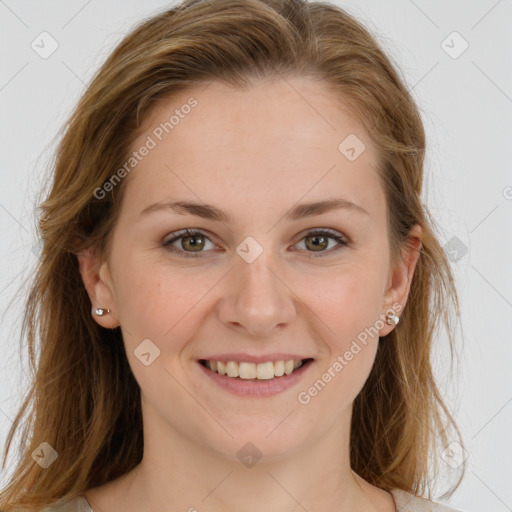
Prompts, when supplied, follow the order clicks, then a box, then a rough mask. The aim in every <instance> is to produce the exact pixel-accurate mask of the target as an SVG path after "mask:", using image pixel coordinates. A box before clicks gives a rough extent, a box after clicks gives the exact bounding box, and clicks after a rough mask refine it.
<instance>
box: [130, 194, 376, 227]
mask: <svg viewBox="0 0 512 512" xmlns="http://www.w3.org/2000/svg"><path fill="white" fill-rule="evenodd" d="M339 209H347V210H350V211H355V212H359V213H362V214H364V215H370V214H369V213H368V212H367V211H366V210H365V209H364V208H363V207H362V206H359V205H358V204H355V203H353V202H351V201H348V200H346V199H343V198H334V199H326V200H324V201H316V202H310V203H303V204H299V205H297V206H295V207H293V208H292V209H291V210H290V211H289V212H288V213H287V214H286V215H285V219H288V220H300V219H303V218H306V217H311V216H313V215H321V214H322V213H326V212H329V211H332V210H339ZM166 210H172V211H175V212H176V213H179V214H181V215H186V214H187V213H188V214H189V215H195V216H196V217H201V218H203V219H208V220H213V221H217V222H223V223H226V224H229V223H231V222H232V221H233V219H234V218H233V217H232V216H231V215H230V214H229V213H227V212H224V211H222V210H220V209H219V208H216V207H215V206H212V205H210V204H205V203H195V202H192V201H167V202H159V203H154V204H152V205H150V206H148V207H147V208H144V210H142V211H141V212H140V214H139V218H140V217H142V216H145V215H148V214H150V213H153V212H157V211H166Z"/></svg>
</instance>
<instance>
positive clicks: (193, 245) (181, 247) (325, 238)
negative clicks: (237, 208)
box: [162, 229, 350, 258]
mask: <svg viewBox="0 0 512 512" xmlns="http://www.w3.org/2000/svg"><path fill="white" fill-rule="evenodd" d="M173 235H174V236H172V237H171V238H170V239H168V240H166V241H164V242H163V243H162V245H163V246H164V247H166V248H168V249H169V250H170V251H171V252H174V253H176V254H179V255H180V256H183V257H186V258H188V257H191V258H196V257H198V256H200V254H201V253H203V252H205V251H204V250H203V249H205V248H207V243H210V244H211V245H212V246H213V248H214V247H215V245H214V244H213V242H212V241H211V240H210V239H209V238H208V237H207V236H206V235H205V234H204V233H203V232H202V231H199V230H197V229H183V230H181V231H177V232H176V233H173ZM180 241H181V242H180ZM329 241H334V242H335V243H334V244H333V245H332V246H331V247H330V248H329ZM302 242H304V246H305V247H306V249H305V250H306V252H313V253H317V254H313V255H311V256H308V257H318V256H326V255H329V254H331V253H332V252H335V251H338V250H339V249H341V248H342V247H344V246H348V245H350V241H349V240H347V239H346V238H345V237H344V236H343V235H342V234H341V233H338V232H336V231H333V230H330V229H321V230H313V231H310V232H309V233H307V235H306V236H305V237H304V238H302V240H301V241H300V242H299V244H300V243H302ZM175 244H176V245H175ZM299 244H297V245H299ZM177 245H178V247H177ZM327 249H328V250H327Z"/></svg>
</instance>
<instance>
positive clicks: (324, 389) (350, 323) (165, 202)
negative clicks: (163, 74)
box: [81, 78, 408, 459]
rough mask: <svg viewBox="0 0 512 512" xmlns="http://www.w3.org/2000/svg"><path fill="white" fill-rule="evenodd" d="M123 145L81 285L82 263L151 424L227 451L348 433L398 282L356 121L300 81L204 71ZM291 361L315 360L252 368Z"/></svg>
mask: <svg viewBox="0 0 512 512" xmlns="http://www.w3.org/2000/svg"><path fill="white" fill-rule="evenodd" d="M187 105H188V106H187ZM171 116H174V117H173V118H171ZM165 123H167V125H166V124H165ZM143 147H146V150H144V149H141V148H143ZM132 150H133V151H137V155H138V156H135V157H134V158H137V162H136V166H134V167H133V169H132V170H131V171H130V173H129V175H128V176H127V177H126V178H124V179H126V180H128V181H127V183H125V185H126V190H125V191H124V192H125V195H124V198H123V203H122V206H121V210H120V216H119V219H118V222H117V224H116V227H115V229H114V231H113V233H112V236H113V238H112V245H111V253H110V255H109V259H108V262H105V263H103V264H101V266H99V267H98V268H99V271H98V274H97V275H98V280H97V281H95V282H94V284H92V285H91V284H90V282H89V281H88V278H87V277H86V273H85V269H86V267H87V265H86V263H85V261H86V259H84V258H81V270H82V275H83V276H84V282H85V283H86V285H87V287H88V290H89V292H90V295H91V299H92V302H93V307H98V306H102V307H108V308H110V309H111V313H110V314H109V315H107V316H104V317H101V318H96V320H97V321H98V322H99V323H100V324H101V325H103V326H104V327H107V328H111V327H115V326H117V325H121V329H122V333H123V338H124V342H125V346H126V354H127V357H128V360H129V363H130V366H131V368H132V371H133V373H134V375H135V378H136V379H137V381H138V383H139V384H140V387H141V392H142V402H143V413H144V425H145V429H146V430H148V431H151V432H153V433H156V432H159V433H160V434H163V433H164V432H167V433H168V434H169V435H170V436H177V437H179V438H181V439H183V440H189V441H191V442H193V443H194V445H196V446H198V445H199V446H202V447H203V448H205V447H206V448H207V449H210V450H212V451H213V452H215V453H217V454H222V456H224V457H228V458H232V459H235V457H237V452H238V451H239V449H240V448H241V447H242V446H243V445H244V444H245V443H246V442H251V443H252V444H254V445H255V446H256V447H257V448H258V449H259V450H260V451H261V452H262V453H263V454H264V456H267V457H272V456H277V455H280V454H284V453H291V451H293V450H296V449H301V448H304V447H307V445H308V444H309V443H313V442H314V441H315V440H318V439H320V438H321V437H322V436H324V435H325V433H326V432H327V431H329V430H330V429H331V428H332V427H333V426H334V427H335V426H336V424H337V425H345V426H346V425H347V424H348V421H349V418H350V411H351V405H352V402H353V400H354V398H355V397H356V395H357V394H358V393H359V391H360V390H361V388H362V386H363V384H364V382H365V380H366V379H367V377H368V374H369V372H370V369H371V367H372V363H373V361H374V357H375V353H376V349H377V345H378V336H379V334H380V335H381V336H383V335H385V334H387V333H388V332H389V331H390V330H391V329H392V327H390V326H388V325H385V324H384V322H383V321H382V320H383V318H384V315H385V313H386V312H388V311H390V308H393V305H395V307H394V310H395V312H396V313H397V314H398V313H400V304H399V306H398V308H397V307H396V305H397V303H400V302H401V304H402V305H403V304H405V300H406V296H407V293H408V285H407V278H406V274H404V273H400V272H401V271H400V269H394V271H393V269H391V268H390V256H389V241H388V238H387V229H386V203H385V197H384V192H383V190H382V188H381V184H380V182H379V179H378V175H377V172H376V169H375V167H376V164H377V154H376V152H375V150H374V148H373V147H372V144H371V143H370V140H369V139H368V137H367V136H366V135H365V133H364V131H363V130H362V127H361V126H360V124H359V123H358V122H357V121H356V120H355V119H354V118H353V117H351V116H350V115H349V114H348V113H347V111H346V110H344V109H343V108H342V107H341V106H340V105H339V104H338V102H337V101H336V99H335V96H334V94H333V92H332V91H330V90H328V89H327V88H326V86H324V85H323V84H322V83H319V82H316V81H312V80H308V79H306V78H295V79H288V80H286V81H285V80H280V81H275V82H265V81H260V82H256V83H255V84H254V86H253V87H251V88H250V89H249V90H245V91H242V90H237V89H234V88H231V87H229V86H227V85H222V84H220V83H219V82H212V83H210V84H209V85H208V86H205V85H204V84H201V85H198V86H197V87H194V88H189V89H187V90H185V91H182V92H180V93H179V94H175V95H174V96H173V97H172V99H170V100H165V101H164V102H162V103H160V104H159V105H158V107H157V108H156V109H155V110H154V111H153V112H152V114H151V116H150V117H148V118H147V119H146V120H145V122H144V125H143V130H141V132H140V136H139V137H138V138H137V140H136V141H135V143H134V144H133V147H132ZM134 162H135V160H132V164H133V163H134ZM329 201H330V202H337V203H336V204H337V206H336V207H327V206H325V205H323V203H324V202H329ZM178 202H179V203H194V204H196V205H197V206H190V205H189V206H181V207H179V206H175V207H174V208H173V207H171V204H172V203H178ZM345 202H346V203H345ZM313 203H319V205H317V206H314V207H313V206H310V207H306V206H305V205H309V204H313ZM349 203H353V204H352V205H350V204H349ZM206 205H209V206H208V207H207V206H206ZM347 205H348V206H347ZM331 206H332V204H331ZM186 228H189V229H194V230H197V231H198V234H195V235H193V236H190V235H188V238H187V234H186V233H185V236H184V238H178V236H179V235H180V234H181V235H182V237H183V233H179V232H180V231H182V230H184V229H186ZM326 232H327V233H326ZM337 237H339V238H340V239H341V240H342V242H341V243H340V242H337V241H336V238H337ZM404 275H405V278H404ZM372 327H373V328H374V329H373V330H371V331H368V329H371V328H372ZM365 330H366V331H365ZM357 347H359V350H358V349H357ZM350 354H352V355H350ZM204 359H210V360H211V359H213V360H215V361H222V362H226V361H227V360H234V361H242V362H244V363H249V364H242V365H240V366H239V368H241V370H240V371H241V372H243V374H244V376H245V377H247V376H251V375H252V376H253V375H254V374H253V373H252V372H254V371H255V372H256V374H257V372H258V371H259V372H260V374H259V375H260V376H261V377H263V378H262V379H259V380H256V381H255V380H248V379H246V378H243V379H240V378H235V377H229V376H220V375H219V374H218V373H216V374H214V373H213V372H212V370H209V369H207V368H205V367H204V366H203V365H202V364H201V363H200V362H199V361H200V360H204ZM295 359H299V360H302V359H311V360H312V361H310V362H309V363H308V364H304V365H303V366H302V368H299V369H297V370H296V371H297V373H295V372H294V373H292V374H291V375H290V376H287V375H286V374H285V375H284V376H276V377H274V378H273V379H270V378H268V377H269V376H271V375H272V374H270V373H265V372H271V371H277V372H278V373H279V372H280V370H279V368H280V366H281V364H280V363H278V364H275V365H266V364H263V365H261V366H258V365H257V364H256V363H258V362H259V363H264V362H275V361H280V360H284V361H287V360H295ZM228 367H229V368H230V371H235V370H236V368H237V367H238V365H233V364H231V365H228ZM245 372H248V373H245ZM232 375H233V374H232ZM329 375H330V378H329ZM265 377H267V378H265ZM319 380H320V381H321V383H320V384H319V383H318V381H319ZM315 382H316V388H314V386H315ZM277 386H281V389H278V387H277ZM312 387H313V388H314V389H313V390H312ZM315 389H316V392H315ZM292 413H293V414H292Z"/></svg>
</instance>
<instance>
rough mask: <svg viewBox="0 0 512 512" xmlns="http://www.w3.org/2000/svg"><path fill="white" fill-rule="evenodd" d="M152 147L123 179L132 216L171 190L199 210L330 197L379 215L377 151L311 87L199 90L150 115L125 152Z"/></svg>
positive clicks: (332, 100) (260, 84)
mask: <svg viewBox="0 0 512 512" xmlns="http://www.w3.org/2000/svg"><path fill="white" fill-rule="evenodd" d="M150 139H151V141H152V143H151V146H152V149H151V150H150V151H149V152H147V155H146V156H145V157H144V158H142V159H141V161H140V163H139V164H138V165H137V167H136V169H135V170H134V171H133V172H131V173H130V175H129V181H132V182H133V184H131V185H130V186H129V187H128V189H129V192H127V193H128V194H129V195H130V196H131V197H132V199H133V200H134V201H136V202H138V203H139V204H138V206H139V207H143V206H144V204H147V203H149V202H150V201H151V200H155V201H156V200H161V199H163V196H165V195H166V194H167V195H169V194H170V193H171V192H173V191H175V190H176V189H180V192H185V193H186V194H187V195H188V196H189V198H194V199H196V200H197V199H198V198H200V199H204V201H206V202H215V201H214V200H215V199H219V198H220V199H226V197H227V194H230V193H231V196H230V197H232V198H233V199H232V200H233V201H236V196H238V197H239V198H240V200H241V198H243V197H245V198H247V197H250V198H253V199H254V201H255V204H257V203H258V201H264V202H265V203H266V204H272V202H275V201H277V202H279V203H286V204H288V203H290V205H291V204H293V203H295V202H297V201H299V200H300V199H301V197H304V196H305V195H307V197H304V198H305V199H307V200H315V199H317V198H325V196H326V193H331V192H333V191H334V189H336V191H339V192H340V193H342V192H345V194H344V197H347V199H351V200H353V201H354V202H358V203H365V205H366V206H368V207H369V208H371V205H372V204H374V205H375V208H376V209H377V208H378V206H379V204H378V202H379V198H378V197H377V196H378V195H379V194H381V191H380V183H379V180H378V176H377V173H376V170H375V169H376V165H377V154H376V151H375V149H374V147H373V145H372V143H371V141H370V140H369V138H368V137H367V136H366V134H365V132H364V130H363V128H362V125H361V124H360V123H359V121H358V120H357V119H356V118H355V117H354V116H353V115H352V114H351V113H350V105H348V104H347V103H343V101H341V100H340V96H339V95H338V94H336V92H335V91H333V90H332V89H330V88H329V87H328V86H327V85H325V84H324V83H322V82H319V81H317V80H313V79H309V78H303V77H299V78H287V79H279V80H259V81H256V82H253V83H252V84H251V85H250V87H248V88H243V89H242V88H235V87H233V86H231V85H227V84H224V83H221V82H216V81H214V82H210V83H207V84H205V83H201V84H197V85H196V86H193V87H189V88H187V89H184V90H181V91H179V92H176V93H174V94H173V95H171V96H169V97H168V98H166V99H165V100H161V101H160V102H159V103H158V104H157V105H156V106H155V107H154V108H153V110H152V111H151V113H150V114H149V115H148V116H147V117H146V119H145V120H144V123H143V124H142V126H141V129H140V130H139V134H138V137H137V139H136V140H135V141H134V143H133V144H132V150H133V151H136V150H137V148H140V147H142V146H143V145H144V144H146V143H147V142H148V141H149V140H150ZM347 150H348V152H347ZM354 156H355V157H356V158H354ZM180 195H181V196H183V194H180ZM194 196H195V197H194ZM210 198H213V199H212V201H209V200H208V199H210ZM380 200H382V197H380ZM243 204H245V205H247V203H241V205H242V206H243ZM260 204H261V203H260ZM366 206H365V208H366ZM246 207H247V206H246ZM367 209H368V208H367ZM376 213H377V212H376Z"/></svg>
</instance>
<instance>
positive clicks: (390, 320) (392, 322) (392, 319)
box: [386, 313, 400, 325]
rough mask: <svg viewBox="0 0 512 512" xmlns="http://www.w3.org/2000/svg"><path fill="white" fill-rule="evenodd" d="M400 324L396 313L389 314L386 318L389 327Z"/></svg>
mask: <svg viewBox="0 0 512 512" xmlns="http://www.w3.org/2000/svg"><path fill="white" fill-rule="evenodd" d="M398 322H400V318H398V317H397V316H396V315H395V314H394V313H388V314H387V316H386V323H387V324H388V325H397V324H398Z"/></svg>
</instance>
